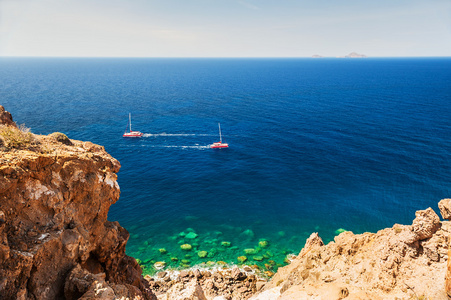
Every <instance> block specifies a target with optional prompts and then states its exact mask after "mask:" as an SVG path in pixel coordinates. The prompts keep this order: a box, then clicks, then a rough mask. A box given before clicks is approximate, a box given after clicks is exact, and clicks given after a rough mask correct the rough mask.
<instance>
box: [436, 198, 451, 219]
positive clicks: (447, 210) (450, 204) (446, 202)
mask: <svg viewBox="0 0 451 300" xmlns="http://www.w3.org/2000/svg"><path fill="white" fill-rule="evenodd" d="M438 208H439V209H440V214H441V215H442V218H443V219H445V220H451V199H443V200H440V202H439V203H438Z"/></svg>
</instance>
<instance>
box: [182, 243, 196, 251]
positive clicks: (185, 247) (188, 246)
mask: <svg viewBox="0 0 451 300" xmlns="http://www.w3.org/2000/svg"><path fill="white" fill-rule="evenodd" d="M192 248H193V246H191V245H190V244H183V245H181V246H180V249H182V250H185V251H189V250H191V249H192Z"/></svg>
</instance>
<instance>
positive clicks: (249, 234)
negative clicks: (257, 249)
mask: <svg viewBox="0 0 451 300" xmlns="http://www.w3.org/2000/svg"><path fill="white" fill-rule="evenodd" d="M240 236H241V237H245V238H249V239H253V238H254V236H255V234H254V232H253V231H252V230H251V229H246V230H245V231H243V232H242V233H241V234H240Z"/></svg>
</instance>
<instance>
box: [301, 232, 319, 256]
mask: <svg viewBox="0 0 451 300" xmlns="http://www.w3.org/2000/svg"><path fill="white" fill-rule="evenodd" d="M321 246H324V243H323V240H322V239H321V238H320V237H319V235H318V232H314V233H312V234H311V235H310V237H309V238H308V239H307V241H306V242H305V246H304V248H303V249H302V250H301V252H300V253H299V256H301V257H302V256H304V255H305V254H307V253H308V252H309V251H311V250H312V249H314V248H317V247H321Z"/></svg>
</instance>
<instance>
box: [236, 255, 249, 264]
mask: <svg viewBox="0 0 451 300" xmlns="http://www.w3.org/2000/svg"><path fill="white" fill-rule="evenodd" d="M237 259H238V261H239V262H240V263H244V262H245V261H246V260H247V256H244V255H242V256H238V258H237Z"/></svg>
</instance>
